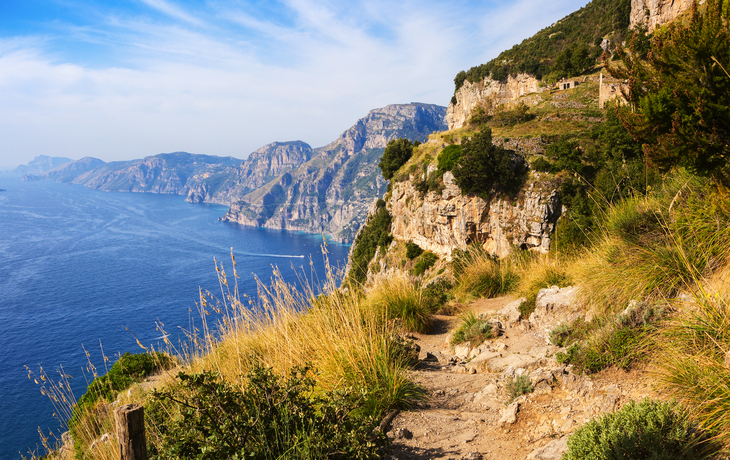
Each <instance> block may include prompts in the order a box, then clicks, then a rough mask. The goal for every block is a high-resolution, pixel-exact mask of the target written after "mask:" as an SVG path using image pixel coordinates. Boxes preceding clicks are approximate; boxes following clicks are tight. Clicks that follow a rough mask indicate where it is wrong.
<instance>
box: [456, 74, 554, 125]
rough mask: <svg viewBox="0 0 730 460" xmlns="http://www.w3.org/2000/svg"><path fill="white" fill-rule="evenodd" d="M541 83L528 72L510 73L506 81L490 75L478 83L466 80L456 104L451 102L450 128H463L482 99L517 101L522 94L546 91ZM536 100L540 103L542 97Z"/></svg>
mask: <svg viewBox="0 0 730 460" xmlns="http://www.w3.org/2000/svg"><path fill="white" fill-rule="evenodd" d="M539 84H540V81H539V80H538V79H537V78H535V77H533V76H530V75H528V74H519V75H517V76H516V77H513V76H511V75H510V76H509V77H508V78H507V80H506V81H504V82H500V81H495V80H492V79H491V78H489V77H487V78H485V79H484V80H482V81H480V82H477V83H470V82H468V81H465V82H464V84H463V85H462V87H461V88H459V91H457V92H456V94H455V95H454V97H455V98H456V104H454V103H451V104H449V107H448V109H447V111H446V123H447V124H448V125H449V129H457V128H461V127H463V126H464V125H466V123H467V122H468V121H469V117H470V116H471V111H472V110H474V108H475V107H476V106H477V105H479V104H480V103H481V102H482V101H485V100H490V99H491V101H492V102H493V103H494V104H495V105H503V104H508V103H511V102H516V101H517V100H518V99H519V98H520V97H522V96H526V95H528V94H530V93H540V92H543V91H545V90H546V88H541V87H540V86H539ZM538 97H539V96H538ZM534 100H535V103H539V102H540V100H541V99H538V98H535V99H534ZM528 102H529V101H528ZM528 102H526V103H528Z"/></svg>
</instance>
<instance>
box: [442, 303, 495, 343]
mask: <svg viewBox="0 0 730 460" xmlns="http://www.w3.org/2000/svg"><path fill="white" fill-rule="evenodd" d="M498 335H499V330H494V327H493V326H492V324H490V323H489V321H487V320H486V319H482V318H478V317H477V316H476V315H474V312H473V311H471V310H469V311H467V312H466V313H465V314H463V315H461V324H460V325H459V327H458V328H457V329H456V330H455V331H454V335H453V336H452V337H451V344H452V345H458V344H460V343H465V342H469V344H471V346H472V347H477V346H479V345H480V344H481V343H482V342H484V341H485V340H488V339H493V338H495V337H497V336H498Z"/></svg>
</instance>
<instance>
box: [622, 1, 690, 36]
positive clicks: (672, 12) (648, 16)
mask: <svg viewBox="0 0 730 460" xmlns="http://www.w3.org/2000/svg"><path fill="white" fill-rule="evenodd" d="M691 6H692V0H631V15H630V19H629V20H630V27H635V26H637V25H643V26H644V27H646V28H647V30H648V31H649V32H653V31H654V29H656V28H657V27H658V26H661V25H663V24H666V23H668V22H670V21H673V20H674V19H676V18H677V17H678V16H679V15H680V14H682V13H683V12H684V11H686V10H688V9H689V8H690V7H691Z"/></svg>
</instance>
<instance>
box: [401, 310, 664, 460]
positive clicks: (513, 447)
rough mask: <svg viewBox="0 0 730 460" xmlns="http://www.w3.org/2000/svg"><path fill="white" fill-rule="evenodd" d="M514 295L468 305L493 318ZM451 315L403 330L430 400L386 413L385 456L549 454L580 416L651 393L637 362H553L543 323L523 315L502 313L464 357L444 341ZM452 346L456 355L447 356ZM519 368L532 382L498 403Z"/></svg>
mask: <svg viewBox="0 0 730 460" xmlns="http://www.w3.org/2000/svg"><path fill="white" fill-rule="evenodd" d="M514 300H515V299H513V298H510V297H502V298H498V299H490V300H486V299H480V300H479V301H477V302H475V303H473V304H472V305H471V306H470V308H471V309H472V310H473V311H474V312H475V313H477V314H483V315H485V316H489V317H496V316H497V315H498V313H499V312H498V311H499V310H500V309H502V308H503V307H505V306H507V305H509V304H510V303H511V302H512V301H514ZM458 321H459V320H458V318H456V317H453V316H436V318H435V327H434V329H433V331H432V332H431V333H430V334H414V335H413V338H414V340H415V343H417V344H418V345H419V346H420V348H421V350H420V361H419V363H418V365H417V366H416V368H415V370H414V371H413V378H414V380H415V381H416V382H418V383H419V384H420V385H422V386H423V387H424V388H426V389H427V391H428V393H429V396H430V400H429V401H427V402H426V403H423V404H421V405H420V406H419V407H417V408H416V409H414V410H411V411H404V412H401V413H400V414H398V416H397V417H396V418H395V419H394V420H393V422H392V424H391V428H390V430H389V431H388V436H389V437H390V439H391V441H392V451H391V459H392V460H396V459H397V460H406V459H431V458H444V459H455V460H458V459H485V460H486V459H500V460H504V459H523V458H530V459H538V460H539V459H559V458H561V456H562V452H563V451H564V450H565V446H566V442H567V435H568V434H570V433H571V432H573V431H574V430H575V429H576V428H577V427H579V426H580V425H582V424H583V423H585V422H587V421H588V420H590V419H591V418H593V417H595V416H597V415H600V414H602V413H605V412H611V411H613V410H615V409H616V408H618V407H620V406H621V405H623V404H625V403H626V402H628V401H629V400H641V399H643V398H645V397H648V396H655V395H656V394H655V393H654V391H653V390H652V389H651V387H650V386H649V383H648V379H647V376H646V372H644V371H631V372H628V373H627V372H623V371H620V370H606V371H603V372H601V373H598V374H594V375H592V376H588V377H587V376H581V375H577V374H575V373H573V372H572V369H571V368H570V367H568V368H566V367H565V366H562V365H560V364H558V363H557V361H556V360H555V358H554V354H555V352H556V351H557V350H558V348H557V347H555V346H553V345H550V344H549V343H548V342H547V340H546V337H545V333H544V330H539V329H538V328H536V327H534V326H533V325H531V324H530V323H529V322H528V321H526V320H524V319H523V320H522V321H517V322H512V323H511V324H508V323H507V322H506V321H504V320H503V321H502V324H503V328H504V333H503V335H502V336H501V337H499V338H498V339H495V340H492V341H489V342H490V343H488V344H485V345H483V346H481V347H479V349H478V350H476V351H472V352H471V355H472V356H473V357H472V358H471V359H469V358H468V357H464V353H465V350H464V349H463V348H462V349H460V350H459V349H457V350H454V348H452V347H451V346H450V345H448V343H447V339H448V334H449V331H450V330H451V329H452V328H453V327H455V326H456V325H457V324H458ZM459 352H460V354H461V357H458V356H455V353H459ZM474 355H475V356H474ZM521 374H528V375H529V376H530V379H531V380H532V382H533V384H534V385H535V391H534V392H533V393H530V394H528V395H523V396H520V397H518V398H516V399H515V400H514V401H513V403H512V404H509V405H508V403H509V396H508V394H507V391H506V389H505V385H506V383H507V382H508V381H509V380H511V379H512V378H513V376H514V375H521Z"/></svg>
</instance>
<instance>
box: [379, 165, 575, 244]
mask: <svg viewBox="0 0 730 460" xmlns="http://www.w3.org/2000/svg"><path fill="white" fill-rule="evenodd" d="M443 181H444V190H443V191H442V192H441V194H438V193H436V192H435V191H432V192H428V193H426V194H425V195H423V196H422V195H421V193H420V192H418V191H417V190H416V188H415V186H414V183H413V181H412V180H406V181H403V182H398V183H395V184H393V186H392V193H391V197H390V200H389V201H388V208H389V210H390V213H391V215H392V216H393V221H392V225H391V233H392V235H393V236H394V237H395V238H396V239H397V240H401V241H412V242H414V243H416V244H418V245H419V246H420V247H422V248H423V249H425V250H428V251H432V252H434V253H435V254H437V255H439V256H447V257H448V256H451V253H452V251H453V250H454V249H457V248H458V249H462V250H465V249H467V246H468V245H469V244H470V243H472V242H480V243H482V246H483V247H484V249H485V250H487V251H488V252H490V253H492V254H495V255H498V256H505V255H507V254H509V253H510V252H511V251H512V248H513V247H519V248H522V249H535V250H538V251H540V252H547V251H548V250H549V249H550V238H551V233H552V230H553V228H554V226H555V222H556V221H557V219H558V217H559V216H560V212H561V206H560V199H559V197H558V192H557V184H555V183H553V182H552V181H546V180H542V179H541V176H540V175H539V173H537V174H533V175H532V176H531V177H530V179H528V181H527V183H526V184H525V187H524V189H523V190H522V192H521V193H520V195H519V197H518V198H517V199H515V200H514V201H513V200H508V201H505V200H503V199H499V198H494V199H492V200H490V202H487V201H485V200H483V199H482V198H480V197H478V196H474V195H462V193H461V189H459V187H458V186H457V185H456V182H455V181H454V176H453V174H451V172H448V171H447V172H446V173H444V176H443Z"/></svg>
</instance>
